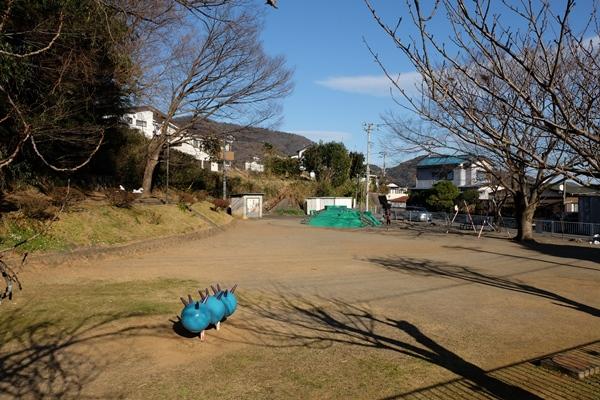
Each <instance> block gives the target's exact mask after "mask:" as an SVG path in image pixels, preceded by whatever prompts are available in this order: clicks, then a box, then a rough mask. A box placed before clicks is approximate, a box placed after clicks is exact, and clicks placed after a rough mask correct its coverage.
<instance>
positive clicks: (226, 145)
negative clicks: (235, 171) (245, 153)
mask: <svg viewBox="0 0 600 400" xmlns="http://www.w3.org/2000/svg"><path fill="white" fill-rule="evenodd" d="M232 145H233V136H231V135H230V136H227V137H226V138H225V139H224V140H223V200H227V164H226V163H227V160H226V159H227V155H228V154H229V153H230V152H231V146H232Z"/></svg>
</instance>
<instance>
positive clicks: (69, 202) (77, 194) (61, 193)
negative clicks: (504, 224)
mask: <svg viewBox="0 0 600 400" xmlns="http://www.w3.org/2000/svg"><path fill="white" fill-rule="evenodd" d="M67 192H68V195H67ZM48 196H50V202H51V203H52V205H53V206H55V207H62V205H63V204H64V205H65V209H69V208H71V207H73V206H75V205H76V204H78V203H80V202H82V201H83V200H85V195H84V194H83V193H82V192H81V191H80V190H78V189H76V188H74V187H71V188H66V187H53V188H52V189H50V190H49V191H48Z"/></svg>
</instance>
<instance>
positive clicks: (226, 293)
mask: <svg viewBox="0 0 600 400" xmlns="http://www.w3.org/2000/svg"><path fill="white" fill-rule="evenodd" d="M223 293H224V294H223V296H225V297H227V295H228V294H229V289H225V292H223Z"/></svg>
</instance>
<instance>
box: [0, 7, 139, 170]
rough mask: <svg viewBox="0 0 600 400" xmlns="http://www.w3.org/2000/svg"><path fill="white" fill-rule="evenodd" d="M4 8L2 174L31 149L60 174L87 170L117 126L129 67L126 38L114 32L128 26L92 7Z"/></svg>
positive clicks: (0, 44)
mask: <svg viewBox="0 0 600 400" xmlns="http://www.w3.org/2000/svg"><path fill="white" fill-rule="evenodd" d="M4 7H5V8H4V9H2V10H0V13H1V15H0V65H1V67H2V71H3V74H2V76H1V77H0V169H3V168H5V167H7V166H8V165H10V164H11V163H13V162H14V161H15V160H16V159H17V157H18V156H19V155H20V154H22V152H23V149H25V148H27V149H29V150H30V154H33V155H34V156H35V157H37V158H38V159H39V160H41V161H42V162H43V163H44V164H46V165H47V166H48V167H49V168H51V169H53V170H55V171H73V170H77V169H80V168H82V167H83V166H85V165H86V164H88V163H89V162H90V160H91V159H92V157H93V155H94V154H95V153H96V152H97V151H98V150H99V148H100V146H101V144H102V141H103V139H104V135H105V130H106V129H107V128H109V127H111V126H113V125H114V124H115V123H116V122H117V120H116V118H115V117H116V116H115V115H114V114H115V112H114V110H115V109H118V104H119V103H120V102H121V98H122V97H123V96H122V92H121V90H120V88H119V81H120V79H119V74H120V70H124V69H125V68H123V66H124V65H126V64H129V63H128V62H127V60H126V56H124V55H117V54H116V51H115V50H116V46H115V45H116V44H117V43H121V42H123V41H124V40H125V39H124V36H123V35H121V36H119V37H117V35H113V34H112V31H113V30H118V29H119V27H122V26H124V25H123V23H122V22H121V21H119V20H118V19H116V18H114V17H115V13H112V14H111V15H108V14H107V10H106V9H103V8H101V7H100V6H99V5H98V4H97V3H95V2H93V1H89V2H82V4H72V3H68V2H60V1H57V2H55V3H39V2H31V1H27V0H10V1H7V2H5V4H4ZM99 15H104V16H106V17H107V19H106V22H104V21H100V22H98V21H96V19H95V17H97V16H99ZM86 18H90V20H92V21H93V23H91V22H90V20H86ZM65 32H67V33H68V34H67V33H65Z"/></svg>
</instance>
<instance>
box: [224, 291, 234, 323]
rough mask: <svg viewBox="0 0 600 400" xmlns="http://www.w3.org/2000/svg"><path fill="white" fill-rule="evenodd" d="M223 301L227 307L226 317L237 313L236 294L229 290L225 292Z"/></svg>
mask: <svg viewBox="0 0 600 400" xmlns="http://www.w3.org/2000/svg"><path fill="white" fill-rule="evenodd" d="M221 301H222V302H223V305H224V306H225V316H226V317H229V316H230V315H232V314H233V313H234V312H235V309H236V308H237V299H236V297H235V294H233V293H232V292H230V291H229V290H225V293H224V294H223V296H222V297H221Z"/></svg>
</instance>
